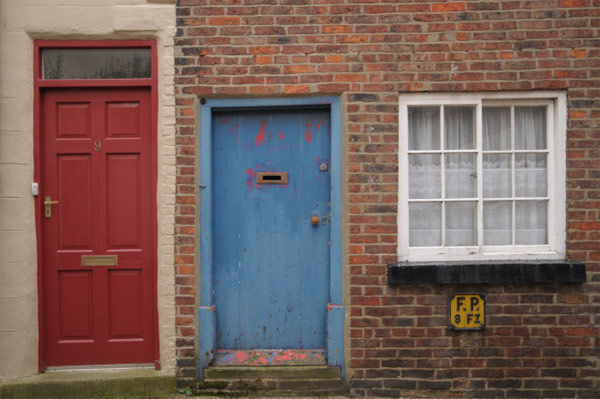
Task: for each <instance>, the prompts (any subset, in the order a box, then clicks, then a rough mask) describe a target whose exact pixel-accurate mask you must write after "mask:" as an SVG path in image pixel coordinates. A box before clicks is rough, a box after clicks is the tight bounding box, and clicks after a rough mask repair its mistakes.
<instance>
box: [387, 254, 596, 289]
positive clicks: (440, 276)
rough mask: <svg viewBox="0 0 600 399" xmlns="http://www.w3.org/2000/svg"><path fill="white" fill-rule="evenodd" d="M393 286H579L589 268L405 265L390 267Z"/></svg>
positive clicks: (539, 263) (562, 263)
mask: <svg viewBox="0 0 600 399" xmlns="http://www.w3.org/2000/svg"><path fill="white" fill-rule="evenodd" d="M387 278H388V284H389V285H423V284H553V283H554V284H557V283H558V284H578V283H585V282H586V270H585V265H584V264H583V263H580V262H572V261H566V260H536V261H473V262H401V263H395V264H390V265H388V270H387Z"/></svg>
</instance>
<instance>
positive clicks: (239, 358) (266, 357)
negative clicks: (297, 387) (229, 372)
mask: <svg viewBox="0 0 600 399" xmlns="http://www.w3.org/2000/svg"><path fill="white" fill-rule="evenodd" d="M325 363H326V359H325V350H323V349H253V350H227V349H218V350H217V355H216V358H215V364H216V365H217V366H319V365H325Z"/></svg>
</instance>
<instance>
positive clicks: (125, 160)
mask: <svg viewBox="0 0 600 399" xmlns="http://www.w3.org/2000/svg"><path fill="white" fill-rule="evenodd" d="M140 174H141V171H140V156H139V155H138V154H108V156H107V173H106V176H107V179H106V180H107V190H108V192H107V206H108V209H107V214H106V216H107V220H106V222H107V224H108V231H107V233H108V235H107V239H108V249H109V250H110V249H140V248H142V242H141V239H142V231H141V228H142V223H141V216H142V215H141V207H140V206H139V204H140V200H141V198H140V189H141V181H140Z"/></svg>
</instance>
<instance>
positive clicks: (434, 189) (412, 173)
mask: <svg viewBox="0 0 600 399" xmlns="http://www.w3.org/2000/svg"><path fill="white" fill-rule="evenodd" d="M440 160H441V155H440V154H411V155H409V156H408V163H409V168H408V197H409V198H411V199H415V198H419V199H421V198H441V197H442V181H441V172H440V162H441V161H440Z"/></svg>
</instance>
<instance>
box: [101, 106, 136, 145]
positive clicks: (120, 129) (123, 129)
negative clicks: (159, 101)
mask: <svg viewBox="0 0 600 399" xmlns="http://www.w3.org/2000/svg"><path fill="white" fill-rule="evenodd" d="M139 115H140V103H139V102H109V103H107V104H106V125H107V128H106V136H107V137H112V138H118V137H140V117H139Z"/></svg>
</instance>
